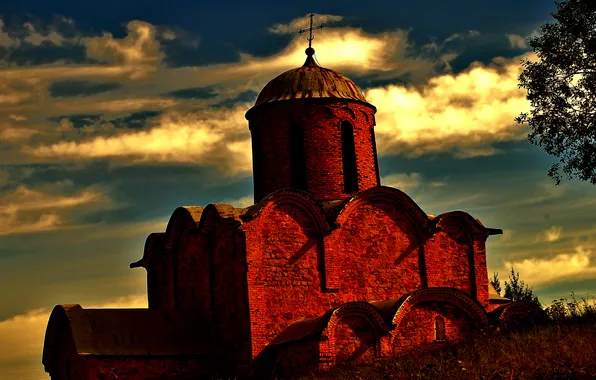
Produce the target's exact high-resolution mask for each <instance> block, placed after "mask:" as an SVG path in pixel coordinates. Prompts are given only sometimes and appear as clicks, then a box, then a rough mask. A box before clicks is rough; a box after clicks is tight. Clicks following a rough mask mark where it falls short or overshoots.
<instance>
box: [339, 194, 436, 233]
mask: <svg viewBox="0 0 596 380" xmlns="http://www.w3.org/2000/svg"><path fill="white" fill-rule="evenodd" d="M371 201H381V202H386V203H389V204H391V205H394V206H400V208H401V209H402V210H403V211H405V213H406V214H407V215H408V216H409V219H410V220H411V222H412V225H413V226H414V227H415V229H416V230H417V232H419V233H420V235H421V237H424V236H430V235H431V234H432V233H433V232H434V225H432V224H431V222H430V219H429V218H428V216H427V215H426V213H425V212H424V211H422V209H421V208H420V206H418V204H416V202H414V201H413V200H412V198H410V197H409V196H408V195H407V194H406V193H404V192H403V191H401V190H398V189H395V188H393V187H388V186H376V187H371V188H370V189H366V190H364V191H361V192H359V193H358V194H355V195H353V196H352V197H350V198H348V199H346V200H345V201H344V202H343V203H342V205H340V206H339V207H338V208H337V211H336V214H335V215H330V217H331V218H333V219H334V220H333V221H334V222H335V223H337V224H340V225H341V224H342V223H343V222H344V221H345V220H346V219H347V218H348V217H349V216H350V214H351V213H353V212H354V211H355V210H357V209H358V207H359V206H360V205H361V204H362V203H365V202H371Z"/></svg>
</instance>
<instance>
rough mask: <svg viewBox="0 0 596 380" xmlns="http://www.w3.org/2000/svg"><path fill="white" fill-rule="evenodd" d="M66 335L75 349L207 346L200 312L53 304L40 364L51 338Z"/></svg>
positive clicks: (124, 352)
mask: <svg viewBox="0 0 596 380" xmlns="http://www.w3.org/2000/svg"><path fill="white" fill-rule="evenodd" d="M68 335H71V336H72V341H73V342H74V346H75V347H74V348H75V351H76V352H77V353H78V354H80V355H100V356H183V355H184V356H186V355H204V354H208V353H210V352H212V347H213V345H212V339H211V332H210V329H209V325H208V324H207V323H205V318H204V317H202V316H201V315H198V314H197V315H189V314H184V315H183V314H180V313H178V312H176V311H174V310H153V309H83V308H81V306H79V305H58V306H56V307H55V308H54V310H53V311H52V314H51V315H50V320H49V322H48V328H47V331H46V336H45V342H44V349H43V359H42V361H43V364H44V365H45V366H46V368H48V366H49V364H50V362H51V359H52V354H53V351H54V350H55V349H56V345H55V343H58V344H59V345H60V344H64V343H65V342H67V341H68V340H70V337H69V336H68Z"/></svg>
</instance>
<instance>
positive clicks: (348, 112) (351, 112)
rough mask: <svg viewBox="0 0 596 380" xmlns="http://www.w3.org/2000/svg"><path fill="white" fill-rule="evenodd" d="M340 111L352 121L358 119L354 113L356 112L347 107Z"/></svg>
mask: <svg viewBox="0 0 596 380" xmlns="http://www.w3.org/2000/svg"><path fill="white" fill-rule="evenodd" d="M340 110H341V111H343V112H345V113H347V114H348V115H350V119H351V120H354V119H355V118H356V113H355V112H354V110H353V109H351V108H350V107H348V106H347V105H344V106H343V107H341V108H340Z"/></svg>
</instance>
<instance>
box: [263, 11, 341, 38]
mask: <svg viewBox="0 0 596 380" xmlns="http://www.w3.org/2000/svg"><path fill="white" fill-rule="evenodd" d="M309 14H310V13H307V14H306V15H305V16H303V17H298V18H295V19H293V20H292V21H290V22H289V23H287V24H275V25H273V26H272V27H271V28H269V32H270V33H273V34H297V33H298V30H300V29H305V28H308V27H309V25H310V17H309ZM341 20H343V16H338V15H329V14H325V15H319V14H317V15H315V17H313V27H315V26H318V25H321V24H323V25H326V24H330V23H334V22H338V21H341Z"/></svg>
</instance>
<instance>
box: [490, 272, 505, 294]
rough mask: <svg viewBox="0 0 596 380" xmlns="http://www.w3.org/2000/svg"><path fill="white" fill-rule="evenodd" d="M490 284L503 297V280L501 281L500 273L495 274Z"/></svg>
mask: <svg viewBox="0 0 596 380" xmlns="http://www.w3.org/2000/svg"><path fill="white" fill-rule="evenodd" d="M490 283H491V285H492V286H493V288H495V290H496V291H497V293H499V295H501V290H502V289H501V280H499V272H495V273H493V278H491V279H490Z"/></svg>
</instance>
